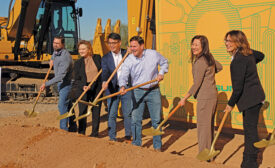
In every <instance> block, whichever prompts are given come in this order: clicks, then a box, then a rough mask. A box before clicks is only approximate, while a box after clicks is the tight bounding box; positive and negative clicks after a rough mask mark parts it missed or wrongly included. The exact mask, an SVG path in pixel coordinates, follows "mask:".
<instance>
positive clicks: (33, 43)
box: [0, 0, 82, 99]
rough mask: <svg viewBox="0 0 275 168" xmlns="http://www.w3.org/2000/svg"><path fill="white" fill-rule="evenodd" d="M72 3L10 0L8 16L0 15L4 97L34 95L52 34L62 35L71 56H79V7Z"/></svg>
mask: <svg viewBox="0 0 275 168" xmlns="http://www.w3.org/2000/svg"><path fill="white" fill-rule="evenodd" d="M75 3H76V1H75V0H11V1H10V7H9V15H8V17H0V28H1V29H0V34H1V35H0V67H1V68H2V75H0V76H1V80H2V81H1V83H2V89H1V90H2V93H1V94H2V95H4V96H7V97H8V98H7V99H10V98H12V99H17V98H19V99H20V98H23V99H25V98H26V99H28V98H29V97H34V96H35V95H37V93H38V90H39V86H40V85H41V79H42V78H43V77H44V76H45V74H46V72H47V69H48V62H49V60H50V59H51V54H52V53H53V45H52V43H53V39H54V37H55V36H63V37H64V38H65V47H66V49H67V50H68V51H69V52H70V53H71V55H72V57H73V59H77V58H78V55H77V43H78V37H79V28H78V26H79V24H78V18H79V16H81V14H82V10H79V9H76V8H75ZM12 4H13V5H12ZM52 76H53V74H52V73H51V74H50V78H51V77H52ZM43 94H44V93H43ZM43 94H42V95H43ZM45 94H48V93H45Z"/></svg>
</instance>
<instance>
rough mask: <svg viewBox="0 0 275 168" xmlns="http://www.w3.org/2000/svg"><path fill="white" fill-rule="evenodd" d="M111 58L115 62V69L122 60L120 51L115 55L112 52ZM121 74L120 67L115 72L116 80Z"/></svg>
mask: <svg viewBox="0 0 275 168" xmlns="http://www.w3.org/2000/svg"><path fill="white" fill-rule="evenodd" d="M112 56H113V58H114V62H115V67H117V65H118V64H119V63H120V61H121V60H122V54H121V50H120V51H119V52H118V53H117V54H116V53H114V52H112ZM120 74H121V66H120V67H119V68H118V70H117V78H119V76H120Z"/></svg>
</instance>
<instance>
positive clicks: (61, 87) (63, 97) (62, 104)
mask: <svg viewBox="0 0 275 168" xmlns="http://www.w3.org/2000/svg"><path fill="white" fill-rule="evenodd" d="M57 88H58V92H59V101H58V110H59V113H60V115H62V114H65V113H66V112H68V111H69V110H70V109H69V105H70V99H69V93H70V91H71V88H72V85H71V84H64V83H62V82H59V83H58V84H57ZM68 121H69V119H68V118H65V119H62V120H60V128H61V129H63V130H66V131H68Z"/></svg>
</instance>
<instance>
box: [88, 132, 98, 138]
mask: <svg viewBox="0 0 275 168" xmlns="http://www.w3.org/2000/svg"><path fill="white" fill-rule="evenodd" d="M90 137H96V138H98V133H95V134H93V133H92V134H91V135H90Z"/></svg>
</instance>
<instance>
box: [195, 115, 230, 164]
mask: <svg viewBox="0 0 275 168" xmlns="http://www.w3.org/2000/svg"><path fill="white" fill-rule="evenodd" d="M228 114H229V111H225V114H224V116H223V118H222V121H221V124H220V126H219V128H218V132H217V133H216V136H215V138H214V140H213V142H212V145H211V148H210V150H209V149H204V150H203V151H201V152H200V153H199V154H198V155H197V159H199V160H202V161H207V160H211V159H213V158H214V157H215V156H217V155H218V154H219V153H220V150H215V143H216V141H217V139H218V137H219V135H220V133H221V130H222V127H223V125H224V122H225V120H226V117H227V116H228Z"/></svg>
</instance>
